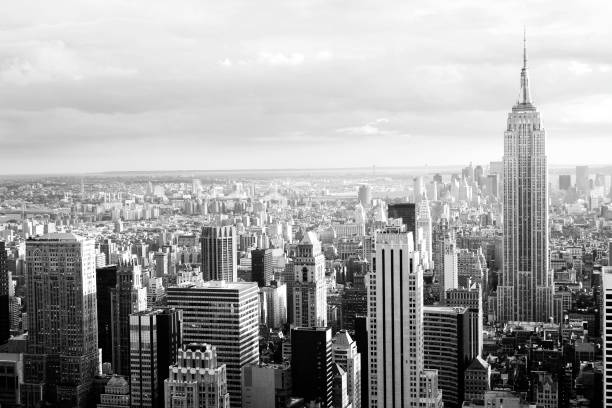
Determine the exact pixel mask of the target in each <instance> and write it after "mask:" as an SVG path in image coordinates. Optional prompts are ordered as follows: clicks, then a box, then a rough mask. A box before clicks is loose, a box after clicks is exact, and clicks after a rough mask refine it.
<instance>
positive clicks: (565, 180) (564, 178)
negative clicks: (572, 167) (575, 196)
mask: <svg viewBox="0 0 612 408" xmlns="http://www.w3.org/2000/svg"><path fill="white" fill-rule="evenodd" d="M571 187H572V176H570V175H569V174H560V175H559V190H564V191H567V190H569V189H570V188H571Z"/></svg>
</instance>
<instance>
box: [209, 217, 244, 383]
mask: <svg viewBox="0 0 612 408" xmlns="http://www.w3.org/2000/svg"><path fill="white" fill-rule="evenodd" d="M237 239H238V238H237V234H236V228H235V227H233V226H223V227H212V226H208V227H203V228H202V237H201V241H202V274H203V276H204V280H205V281H209V280H216V281H221V280H224V281H226V282H235V281H237V280H238V262H237V259H236V257H237V253H236V251H237V248H238V246H237V242H236V240H237ZM230 394H231V392H230Z"/></svg>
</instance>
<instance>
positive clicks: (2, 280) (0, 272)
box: [0, 241, 12, 344]
mask: <svg viewBox="0 0 612 408" xmlns="http://www.w3.org/2000/svg"><path fill="white" fill-rule="evenodd" d="M11 285H12V283H11V277H10V273H9V270H8V267H7V265H6V247H5V244H4V241H0V344H4V343H6V342H7V341H8V339H9V337H10V336H11V317H10V316H11V310H10V301H9V298H10V293H9V291H10V287H11Z"/></svg>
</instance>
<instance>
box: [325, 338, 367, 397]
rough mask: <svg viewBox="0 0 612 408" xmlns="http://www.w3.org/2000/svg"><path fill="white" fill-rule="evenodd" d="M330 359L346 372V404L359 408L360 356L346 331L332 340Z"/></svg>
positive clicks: (355, 344)
mask: <svg viewBox="0 0 612 408" xmlns="http://www.w3.org/2000/svg"><path fill="white" fill-rule="evenodd" d="M332 359H333V362H334V363H335V364H338V365H339V366H340V367H342V369H343V370H344V371H345V372H346V380H347V395H348V402H349V403H350V404H351V407H352V408H361V354H359V353H358V352H357V343H355V341H354V340H353V339H352V338H351V336H350V335H349V334H348V332H347V331H346V330H340V331H339V332H338V333H336V335H335V336H334V338H333V343H332Z"/></svg>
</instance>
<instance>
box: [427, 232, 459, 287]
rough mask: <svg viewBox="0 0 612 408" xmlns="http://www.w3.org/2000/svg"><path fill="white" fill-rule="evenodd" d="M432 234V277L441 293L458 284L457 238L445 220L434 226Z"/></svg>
mask: <svg viewBox="0 0 612 408" xmlns="http://www.w3.org/2000/svg"><path fill="white" fill-rule="evenodd" d="M432 235H433V238H432V251H433V265H434V277H435V279H436V281H437V282H438V285H439V287H440V292H441V293H442V294H443V293H444V292H445V291H446V290H449V289H454V288H456V287H458V285H459V264H458V257H457V240H456V237H455V231H454V230H453V229H452V228H450V227H449V225H448V223H447V222H446V221H445V220H441V221H440V223H439V224H437V225H436V226H435V228H434V231H433V234H432ZM442 297H443V296H442Z"/></svg>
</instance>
